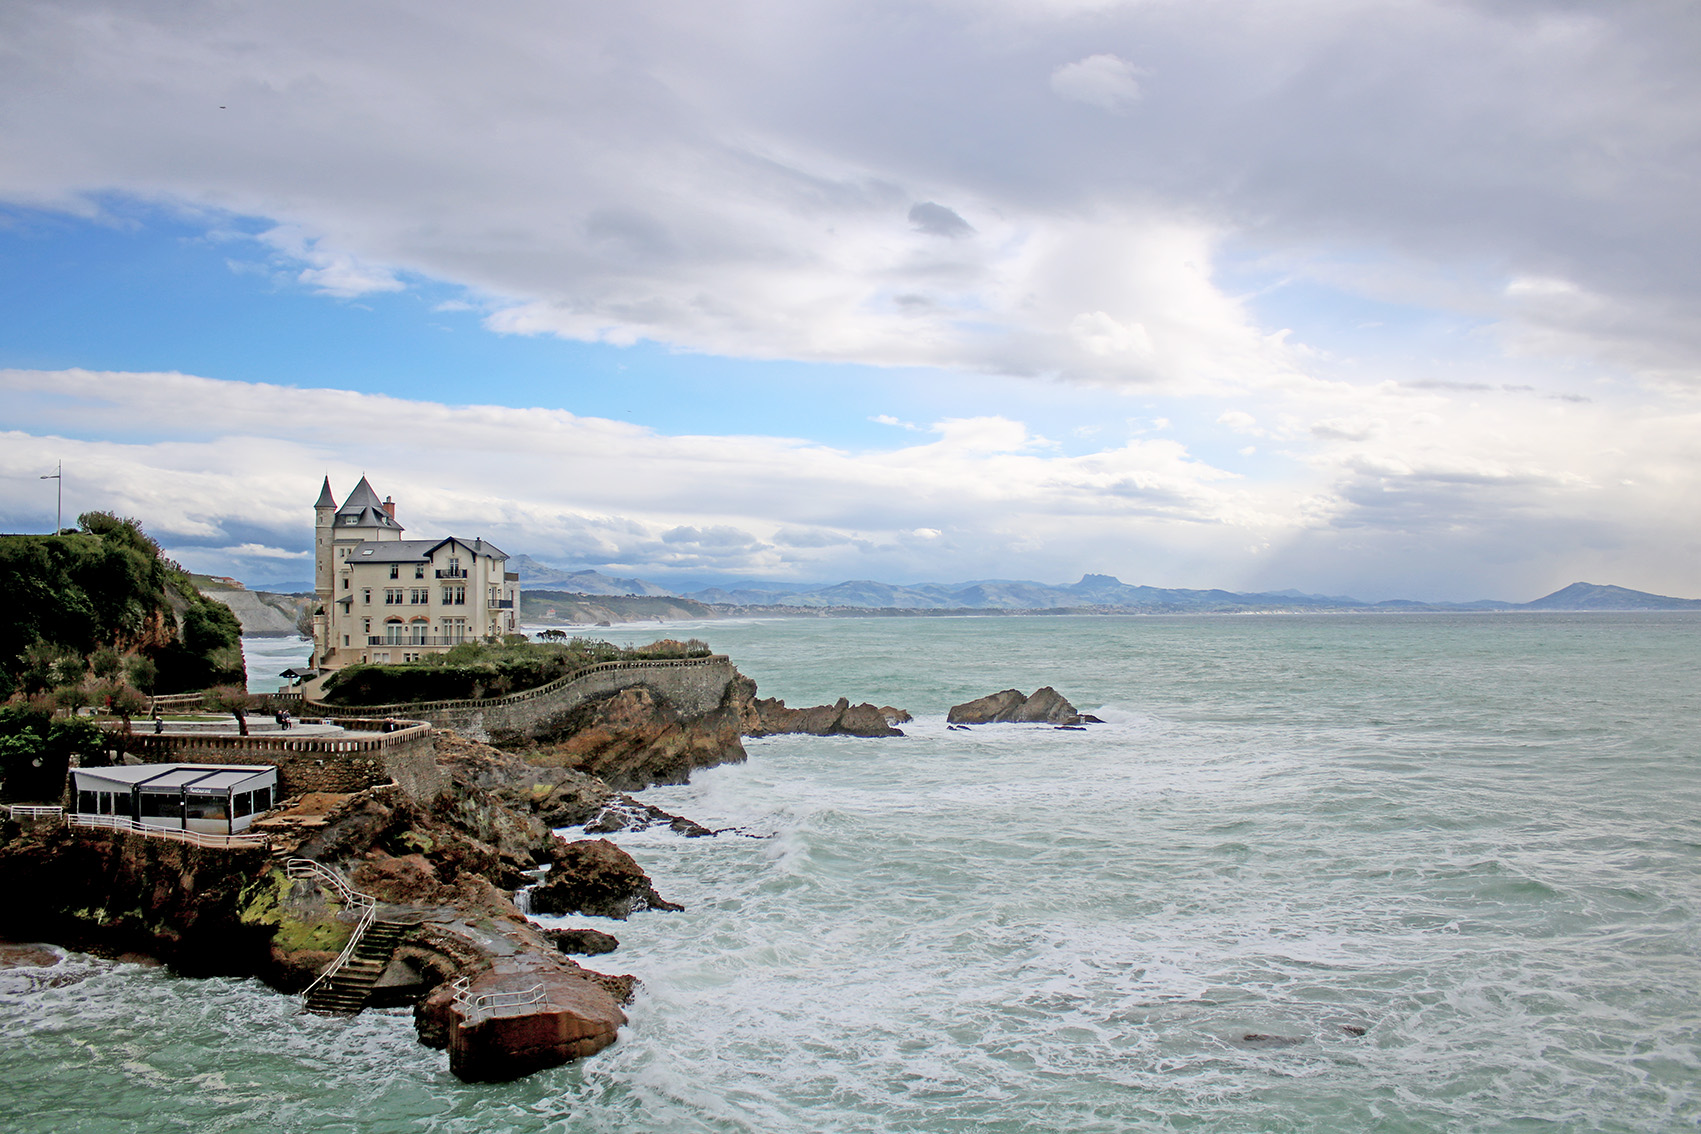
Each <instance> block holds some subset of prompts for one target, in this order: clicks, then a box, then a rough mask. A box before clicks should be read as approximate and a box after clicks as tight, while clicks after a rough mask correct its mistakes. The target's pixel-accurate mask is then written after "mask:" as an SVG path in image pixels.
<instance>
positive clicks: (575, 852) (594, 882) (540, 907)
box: [531, 839, 685, 921]
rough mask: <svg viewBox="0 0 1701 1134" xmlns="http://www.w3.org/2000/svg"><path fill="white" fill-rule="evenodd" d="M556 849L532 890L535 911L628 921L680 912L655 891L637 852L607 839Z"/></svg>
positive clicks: (564, 845)
mask: <svg viewBox="0 0 1701 1134" xmlns="http://www.w3.org/2000/svg"><path fill="white" fill-rule="evenodd" d="M557 843H558V844H559V845H557V846H555V847H552V848H551V861H552V864H551V867H550V871H549V874H548V875H547V876H546V877H545V880H544V881H543V882H542V883H541V884H540V885H539V886H538V887H537V888H536V889H534V890H533V891H532V893H531V900H532V909H533V910H534V911H535V912H537V913H545V914H575V913H580V914H589V915H591V916H592V917H608V918H614V919H616V920H618V921H624V920H626V918H628V917H630V916H631V915H632V914H634V913H637V912H639V911H641V910H680V909H684V908H685V907H683V906H680V905H677V904H675V903H673V902H670V901H668V900H667V899H665V898H663V897H662V896H661V895H660V894H658V893H656V890H655V887H654V886H653V885H652V884H651V883H650V879H649V876H648V875H646V874H645V873H644V872H643V870H642V869H641V868H640V867H639V866H638V864H637V863H636V862H635V861H633V859H632V856H631V855H629V854H627V853H626V852H625V851H623V850H621V849H620V848H619V847H617V846H615V845H614V844H613V843H611V842H609V841H608V840H607V839H582V840H579V841H578V842H572V843H568V842H563V841H561V840H559V839H558V840H557Z"/></svg>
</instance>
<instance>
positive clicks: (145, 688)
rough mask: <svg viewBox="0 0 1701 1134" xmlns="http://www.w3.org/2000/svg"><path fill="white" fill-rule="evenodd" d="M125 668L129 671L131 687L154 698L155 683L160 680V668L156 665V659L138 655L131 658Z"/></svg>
mask: <svg viewBox="0 0 1701 1134" xmlns="http://www.w3.org/2000/svg"><path fill="white" fill-rule="evenodd" d="M125 668H126V669H127V670H128V671H129V674H130V684H131V686H132V687H133V688H136V689H140V690H141V691H142V692H144V693H146V694H147V695H148V696H150V697H152V696H153V695H154V683H155V682H157V681H158V680H159V666H157V665H155V664H154V659H152V658H150V657H143V656H140V655H138V656H137V657H133V658H131V659H130V663H129V664H128V665H127V666H126V667H125Z"/></svg>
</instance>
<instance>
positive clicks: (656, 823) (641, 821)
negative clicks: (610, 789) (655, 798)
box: [585, 795, 718, 839]
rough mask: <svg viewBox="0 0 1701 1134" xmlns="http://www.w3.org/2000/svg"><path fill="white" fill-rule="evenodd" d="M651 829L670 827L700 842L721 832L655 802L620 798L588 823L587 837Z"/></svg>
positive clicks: (603, 808) (626, 797)
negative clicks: (660, 806) (661, 806)
mask: <svg viewBox="0 0 1701 1134" xmlns="http://www.w3.org/2000/svg"><path fill="white" fill-rule="evenodd" d="M651 827H666V828H668V829H669V830H671V831H673V832H674V833H675V834H680V835H684V836H685V837H686V838H688V839H700V838H704V837H706V836H709V835H714V834H717V833H718V832H715V831H711V830H710V829H709V828H707V827H705V826H703V825H702V824H701V823H699V822H697V821H696V820H695V819H687V818H686V817H685V816H683V815H675V814H673V813H672V812H669V811H663V810H662V809H661V808H659V807H657V806H656V805H655V804H653V803H645V802H644V801H642V800H639V799H633V798H632V797H631V796H629V795H616V796H614V797H613V798H612V799H610V800H609V801H608V802H607V803H605V804H603V807H602V810H601V811H599V812H598V813H597V815H596V818H594V819H592V820H591V821H590V822H589V823H586V824H585V834H587V835H607V834H611V833H612V832H615V831H647V830H649V829H650V828H651Z"/></svg>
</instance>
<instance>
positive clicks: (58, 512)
mask: <svg viewBox="0 0 1701 1134" xmlns="http://www.w3.org/2000/svg"><path fill="white" fill-rule="evenodd" d="M41 479H42V480H54V481H58V482H59V483H58V484H56V485H54V488H55V489H56V490H57V491H58V503H57V504H56V505H55V507H54V510H53V534H54V535H58V534H59V532H60V530H61V529H62V528H64V526H65V462H64V461H60V462H59V463H58V464H57V465H55V466H54V472H53V475H52V476H44V477H42V478H41Z"/></svg>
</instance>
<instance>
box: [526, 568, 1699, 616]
mask: <svg viewBox="0 0 1701 1134" xmlns="http://www.w3.org/2000/svg"><path fill="white" fill-rule="evenodd" d="M520 563H521V564H522V569H521V573H520V577H521V587H522V593H523V592H524V589H526V588H537V589H548V590H551V591H560V592H570V593H573V594H577V595H581V596H597V595H610V596H612V595H644V596H653V597H677V598H679V599H680V600H681V601H685V600H690V601H693V602H695V603H699V604H707V606H709V607H719V608H740V609H747V608H760V609H761V611H762V612H763V613H784V611H786V610H788V609H789V610H797V611H799V612H802V611H813V612H827V611H834V610H868V611H885V612H892V611H904V610H915V611H953V610H960V611H1034V610H1079V611H1114V610H1128V611H1140V612H1143V613H1152V614H1181V613H1244V612H1255V611H1268V612H1282V611H1292V612H1299V611H1352V610H1360V611H1382V612H1398V611H1492V610H1504V611H1516V610H1535V611H1540V610H1551V611H1565V610H1575V611H1584V610H1697V609H1701V600H1697V599H1681V598H1670V597H1667V596H1665V595H1654V594H1648V593H1646V592H1644V591H1632V590H1628V589H1626V588H1624V587H1613V586H1601V585H1597V584H1594V583H1573V584H1571V585H1570V586H1568V587H1566V588H1564V589H1563V590H1559V591H1555V592H1554V593H1553V594H1551V595H1547V596H1545V597H1543V598H1539V599H1536V600H1534V601H1533V602H1527V603H1515V602H1504V601H1501V600H1498V599H1479V600H1477V601H1475V602H1451V603H1450V602H1419V601H1416V600H1414V599H1388V600H1385V601H1383V602H1374V603H1372V602H1365V601H1362V600H1360V599H1355V598H1352V597H1350V596H1346V595H1316V594H1306V593H1305V592H1302V591H1296V590H1283V591H1253V592H1242V591H1225V590H1217V589H1208V590H1196V589H1191V588H1183V587H1148V586H1142V585H1136V584H1129V583H1124V582H1123V581H1122V580H1120V579H1118V578H1116V577H1115V576H1113V575H1083V576H1081V579H1080V581H1079V582H1075V583H1066V584H1061V585H1057V584H1050V583H1036V582H1032V581H1029V580H1013V579H980V580H975V581H971V582H966V583H914V584H907V585H905V584H896V583H881V582H876V581H874V580H872V579H853V580H849V581H847V582H843V583H832V584H807V583H769V582H762V581H757V580H740V581H738V582H736V583H730V584H727V585H724V586H719V587H707V588H704V589H701V590H695V591H685V592H673V591H669V590H667V589H666V588H664V587H661V586H658V585H656V584H654V583H650V582H646V581H645V580H643V579H624V578H616V577H612V576H608V575H603V574H601V573H600V572H597V571H563V570H560V569H558V568H554V567H549V566H547V565H545V564H541V563H538V562H537V561H536V560H532V559H530V558H529V557H527V556H521V557H520ZM528 567H529V573H528ZM533 579H536V580H537V581H536V582H533V581H532V580H533ZM522 609H524V608H522ZM726 612H728V611H726V610H724V609H723V611H722V613H726ZM714 616H715V613H714V612H713V611H710V612H709V613H707V614H703V615H689V616H686V617H714Z"/></svg>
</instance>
